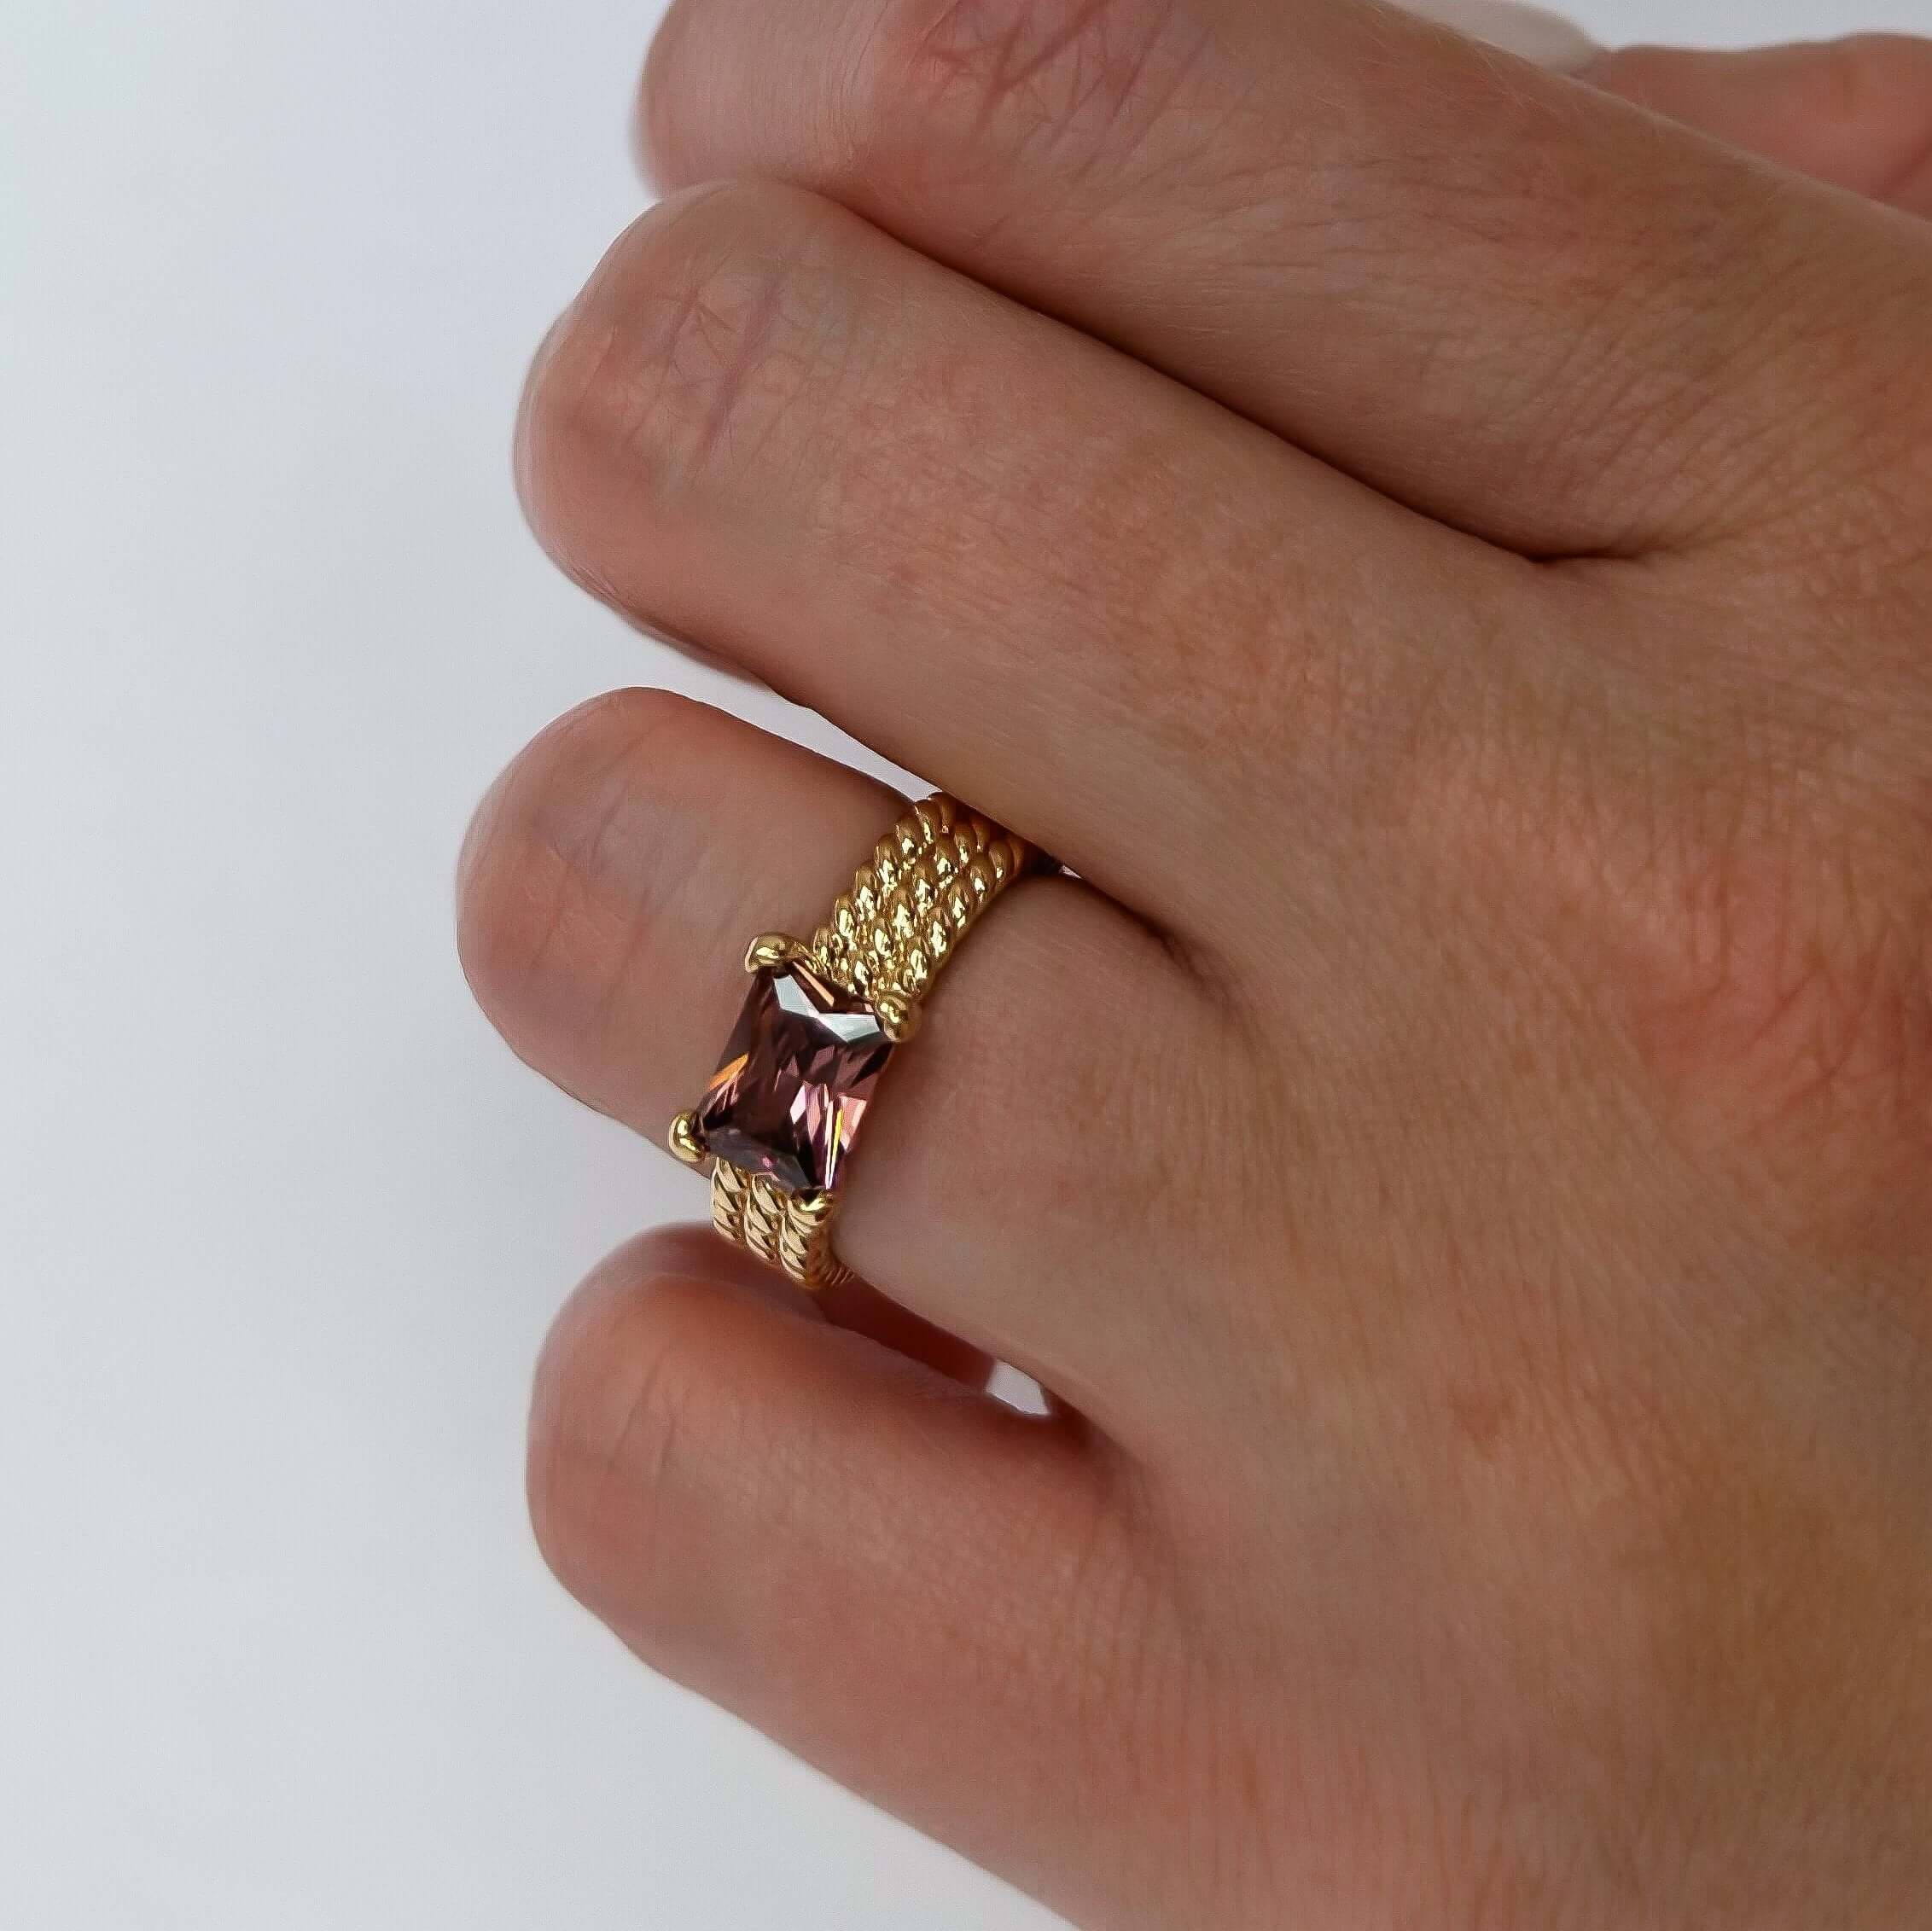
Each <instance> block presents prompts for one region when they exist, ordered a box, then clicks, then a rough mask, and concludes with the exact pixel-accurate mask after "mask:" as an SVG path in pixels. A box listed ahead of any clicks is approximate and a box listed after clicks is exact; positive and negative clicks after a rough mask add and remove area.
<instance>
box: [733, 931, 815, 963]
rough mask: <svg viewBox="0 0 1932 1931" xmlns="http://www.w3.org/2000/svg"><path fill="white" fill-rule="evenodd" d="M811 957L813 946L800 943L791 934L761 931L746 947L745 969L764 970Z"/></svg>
mask: <svg viewBox="0 0 1932 1931" xmlns="http://www.w3.org/2000/svg"><path fill="white" fill-rule="evenodd" d="M810 957H812V948H811V947H810V946H809V945H800V942H799V941H798V940H797V939H794V938H793V937H792V936H791V935H790V934H789V933H784V932H761V933H759V935H758V937H757V938H755V939H753V940H752V942H751V944H750V945H748V946H746V947H745V970H746V971H747V972H764V971H765V970H766V969H767V968H770V967H772V966H782V965H790V964H792V963H794V961H796V960H800V959H809V958H810Z"/></svg>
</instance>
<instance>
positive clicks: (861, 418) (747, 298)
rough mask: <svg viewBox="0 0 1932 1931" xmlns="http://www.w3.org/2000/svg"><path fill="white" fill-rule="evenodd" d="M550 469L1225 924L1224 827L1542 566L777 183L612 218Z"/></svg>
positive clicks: (675, 593) (598, 525) (1107, 858)
mask: <svg viewBox="0 0 1932 1931" xmlns="http://www.w3.org/2000/svg"><path fill="white" fill-rule="evenodd" d="M522 477H523V483H524V488H525V493H526V496H527V499H528V502H529V505H530V509H531V513H532V521H534V522H535V524H536V526H537V527H538V532H539V534H540V535H542V536H543V538H544V540H545V541H546V543H547V544H549V545H550V548H551V550H553V552H554V553H556V555H557V556H558V557H559V559H560V560H561V561H562V562H563V563H564V564H565V566H566V567H567V568H568V569H569V570H570V571H571V572H572V573H573V574H575V575H576V576H577V577H578V578H579V580H580V581H582V582H583V583H585V585H588V586H589V587H590V588H591V589H592V590H594V591H595V592H596V594H597V595H598V596H602V598H604V599H605V600H606V601H607V602H610V603H612V604H614V605H615V606H616V607H618V608H620V609H623V610H625V611H626V612H627V613H628V614H631V616H632V617H634V618H636V619H638V620H640V621H641V622H643V624H644V625H646V626H647V627H654V628H657V629H660V630H664V631H670V632H672V633H673V634H676V635H678V636H681V637H685V638H688V639H690V640H691V641H692V642H694V643H699V644H701V645H704V646H706V647H707V648H708V649H712V650H713V651H714V652H716V653H718V654H720V655H723V656H725V657H727V658H730V659H731V660H736V662H737V663H739V664H741V665H742V666H744V667H745V668H747V669H748V670H750V671H751V672H754V674H756V675H757V676H759V677H760V678H764V679H765V681H766V682H767V683H771V684H772V685H774V686H775V687H777V689H780V690H783V691H784V692H785V693H787V694H788V695H791V696H794V697H795V698H797V699H799V700H800V701H803V702H806V703H808V704H810V705H811V706H812V707H814V708H816V709H818V710H819V711H821V712H823V713H824V714H826V715H827V716H829V718H832V719H833V720H834V721H835V723H837V724H841V725H842V726H843V727H844V728H845V729H847V730H849V731H851V732H852V733H853V735H854V736H858V737H859V738H861V739H862V740H864V742H867V743H869V744H870V745H872V746H873V747H875V748H876V749H877V750H879V751H881V752H882V753H885V754H886V755H887V756H888V757H890V758H892V759H894V760H895V761H896V762H897V763H899V765H903V766H905V767H906V768H907V769H909V770H911V771H917V772H919V773H920V774H921V775H922V776H924V777H926V778H928V779H930V780H932V781H934V782H936V783H938V784H940V785H942V786H944V787H945V788H947V789H949V790H951V791H953V792H954V793H956V794H957V795H959V796H962V797H964V798H967V799H969V800H971V801H972V803H973V804H974V805H975V806H976V807H978V808H980V809H983V810H985V811H988V812H990V813H992V815H993V816H995V817H998V818H999V819H1001V820H1002V821H1003V822H1004V823H1006V824H1008V825H1010V826H1011V827H1012V828H1013V829H1015V830H1016V831H1019V832H1021V833H1023V834H1024V835H1027V836H1028V837H1030V838H1032V839H1033V840H1034V841H1035V842H1036V843H1039V844H1040V845H1043V846H1045V847H1046V848H1047V849H1049V850H1050V851H1051V852H1053V853H1054V854H1055V855H1056V857H1057V858H1061V859H1062V861H1063V862H1065V863H1066V864H1069V865H1071V866H1072V867H1074V870H1077V871H1079V873H1081V874H1082V875H1084V876H1085V877H1086V878H1088V879H1090V880H1091V881H1093V882H1095V883H1097V884H1098V885H1100V886H1101V887H1103V889H1105V890H1107V891H1109V893H1112V894H1113V895H1114V897H1116V898H1118V899H1120V900H1122V901H1123V902H1124V903H1126V904H1130V905H1132V907H1133V908H1134V909H1135V910H1138V911H1139V912H1140V913H1142V915H1143V916H1144V917H1146V918H1147V919H1148V920H1149V922H1151V923H1154V924H1155V925H1157V926H1159V927H1161V928H1163V929H1165V930H1167V931H1169V932H1179V933H1180V934H1182V935H1183V936H1185V937H1190V938H1199V939H1203V940H1205V941H1210V942H1211V941H1213V940H1215V939H1226V938H1227V937H1228V928H1227V920H1228V916H1229V911H1230V908H1229V905H1228V904H1227V895H1226V893H1225V891H1224V890H1223V888H1222V887H1221V885H1220V882H1219V873H1218V872H1213V871H1212V869H1211V868H1208V869H1204V868H1203V867H1202V865H1201V864H1200V854H1201V853H1202V852H1204V851H1215V852H1220V853H1221V854H1223V855H1224V857H1225V862H1226V865H1227V866H1228V867H1229V868H1231V869H1232V870H1235V871H1237V872H1247V871H1249V870H1252V865H1251V864H1248V863H1246V862H1244V861H1246V860H1248V859H1255V860H1258V859H1259V858H1260V857H1261V856H1263V853H1262V852H1260V850H1259V849H1254V850H1252V851H1249V850H1244V847H1249V846H1254V845H1255V844H1257V842H1258V841H1260V840H1266V842H1267V844H1268V846H1269V848H1270V850H1271V851H1272V847H1273V846H1275V845H1276V844H1277V843H1278V839H1277V838H1276V836H1275V835H1274V833H1273V832H1272V830H1269V829H1267V828H1266V825H1265V824H1264V823H1262V821H1261V819H1260V817H1258V815H1257V814H1256V812H1255V811H1254V792H1255V788H1256V787H1257V786H1258V785H1261V784H1266V785H1270V786H1273V787H1275V788H1276V796H1277V801H1278V800H1279V798H1280V786H1281V784H1282V783H1283V782H1292V776H1293V774H1295V773H1296V772H1300V773H1302V774H1305V775H1309V774H1316V773H1319V772H1322V771H1335V770H1337V769H1342V768H1346V767H1347V766H1348V765H1349V763H1350V759H1349V750H1350V747H1351V746H1352V745H1353V744H1359V742H1361V740H1362V739H1363V737H1364V736H1365V734H1376V733H1386V732H1388V730H1389V729H1390V728H1391V719H1392V718H1397V717H1400V716H1401V715H1403V714H1405V713H1407V712H1412V710H1413V708H1414V707H1413V705H1412V704H1411V703H1408V702H1404V701H1399V700H1400V695H1401V692H1402V689H1403V687H1404V686H1405V685H1407V686H1409V687H1411V689H1418V688H1426V689H1427V690H1428V691H1429V693H1430V697H1431V701H1432V702H1435V701H1440V697H1441V695H1442V693H1443V687H1444V684H1445V681H1446V680H1451V679H1452V678H1454V677H1456V676H1459V675H1468V676H1476V675H1480V674H1481V666H1482V660H1483V659H1484V658H1485V657H1486V656H1487V655H1489V654H1491V653H1492V652H1493V650H1494V649H1496V648H1497V644H1496V639H1497V638H1498V637H1499V636H1500V635H1501V631H1502V626H1501V625H1498V624H1497V623H1496V622H1495V621H1493V614H1494V612H1495V610H1496V608H1498V593H1499V592H1500V591H1501V590H1503V589H1504V588H1505V587H1508V588H1510V589H1511V590H1514V589H1515V588H1516V587H1517V586H1518V585H1519V580H1520V579H1522V578H1523V577H1526V576H1528V574H1529V572H1528V569H1527V567H1525V566H1524V565H1522V563H1521V562H1520V561H1516V560H1515V559H1512V558H1509V557H1506V556H1504V555H1503V554H1502V553H1500V552H1497V551H1492V550H1487V549H1486V548H1485V547H1484V546H1483V545H1481V544H1477V543H1475V541H1473V540H1472V539H1470V538H1465V537H1463V536H1460V535H1458V534H1456V533H1454V532H1450V531H1447V530H1445V529H1443V528H1441V527H1440V526H1437V525H1435V524H1433V523H1431V522H1429V521H1427V520H1425V519H1423V518H1422V517H1420V516H1417V515H1414V514H1413V513H1412V512H1410V511H1407V510H1405V509H1400V508H1399V507H1397V506H1396V505H1394V504H1393V503H1389V502H1388V501H1387V500H1386V499H1384V498H1382V497H1379V496H1377V495H1376V493H1375V492H1374V491H1370V490H1369V489H1367V488H1365V486H1362V485H1360V484H1359V483H1356V482H1354V481H1352V480H1349V479H1347V478H1345V477H1343V476H1341V475H1340V474H1337V473H1336V472H1335V471H1333V470H1331V469H1330V468H1327V467H1325V466H1324V464H1322V463H1320V462H1316V461H1315V460H1313V459H1312V458H1311V457H1306V456H1305V455H1303V454H1301V452H1299V451H1295V450H1292V449H1289V447H1287V446H1286V445H1283V444H1282V443H1280V442H1279V441H1277V439H1275V438H1274V437H1272V436H1271V435H1269V434H1268V433H1266V432H1265V431H1263V430H1260V429H1259V428H1257V427H1254V425H1253V424H1251V423H1248V422H1242V421H1241V420H1240V419H1238V418H1237V417H1236V416H1232V415H1231V414H1229V413H1228V412H1227V411H1225V410H1223V409H1221V408H1220V407H1219V406H1218V405H1216V404H1213V403H1211V402H1208V401H1207V400H1205V399H1204V398H1202V397H1200V396H1198V395H1196V394H1195V393H1192V392H1191V391H1190V390H1187V389H1185V388H1184V387H1181V386H1180V385H1178V384H1177V383H1174V382H1172V381H1168V380H1167V378H1165V377H1163V376H1161V375H1156V374H1155V373H1154V372H1153V371H1151V370H1149V369H1146V368H1144V367H1143V366H1142V365H1141V364H1138V363H1135V362H1133V361H1132V360H1130V359H1129V358H1126V357H1125V356H1122V355H1120V353H1119V352H1116V351H1114V350H1111V349H1109V348H1107V347H1105V346H1103V345H1101V344H1099V343H1097V342H1095V341H1093V340H1091V339H1089V338H1087V337H1085V336H1083V335H1080V334H1077V333H1076V332H1074V330H1072V329H1067V328H1065V327H1063V326H1062V325H1061V324H1059V323H1055V322H1052V321H1050V320H1048V319H1047V318H1045V317H1042V316H1039V315H1038V314H1035V313H1033V312H1032V311H1028V310H1026V309H1023V308H1021V307H1020V306H1019V305H1016V304H1015V303H1012V302H1010V301H1008V300H1005V299H1004V297H1001V296H998V295H995V294H991V293H989V292H988V291H987V290H986V289H984V288H981V287H980V286H978V285H977V284H976V283H974V282H969V281H968V280H966V279H965V278H964V277H963V276H959V275H957V274H955V273H953V272H952V271H951V270H947V269H944V268H941V267H940V266H938V265H935V264H934V263H932V262H930V261H928V259H925V258H924V257H923V256H921V255H918V254H917V253H913V252H912V251H911V250H910V249H908V248H906V247H903V246H902V245H901V244H899V243H898V242H896V241H893V240H891V239H890V238H889V237H887V236H884V235H882V234H881V233H880V232H879V231H878V230H876V229H873V228H871V227H870V226H869V225H868V224H865V223H864V222H863V221H861V220H860V219H858V218H857V217H856V216H853V215H852V214H850V213H848V212H846V211H845V210H843V209H841V208H839V207H836V206H834V205H832V204H831V203H829V202H826V201H820V200H818V198H816V197H815V196H812V195H806V194H802V193H800V192H798V191H796V190H791V189H779V188H771V187H754V186H749V185H747V186H736V187H726V188H722V189H720V188H713V189H704V190H698V191H695V192H694V193H691V194H687V195H682V196H679V197H677V198H675V199H674V200H673V201H670V202H666V203H665V204H662V205H660V206H659V207H658V208H657V209H655V210H654V211H653V212H651V213H650V214H649V215H647V216H646V217H645V218H643V220H642V221H641V222H640V223H639V224H637V225H636V226H635V227H634V228H633V229H632V230H631V232H630V233H629V234H628V235H627V236H626V237H625V238H624V239H623V240H622V241H620V242H619V244H618V245H617V247H615V248H614V250H613V251H612V253H611V254H610V256H609V257H608V259H607V260H606V263H605V265H604V266H603V268H602V270H600V271H599V273H598V274H597V276H596V277H595V278H594V279H593V281H592V282H591V285H590V287H589V288H588V289H587V290H586V291H585V294H584V295H583V296H582V297H581V298H580V299H579V302H578V303H577V305H576V306H575V307H574V308H573V310H572V311H571V312H570V314H569V315H568V316H567V317H566V319H565V321H564V323H562V325H560V327H559V329H557V330H556V333H555V334H554V335H553V338H552V340H551V342H550V346H549V347H548V349H547V352H545V354H544V356H543V357H542V358H540V361H539V364H538V370H537V373H536V375H535V376H534V378H533V380H532V389H531V394H530V398H529V400H528V403H527V410H526V415H525V427H524V435H523V443H522ZM1297 802H1298V803H1300V802H1304V800H1297Z"/></svg>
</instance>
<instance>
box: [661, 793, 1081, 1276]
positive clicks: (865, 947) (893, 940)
mask: <svg viewBox="0 0 1932 1931" xmlns="http://www.w3.org/2000/svg"><path fill="white" fill-rule="evenodd" d="M1046 869H1050V861H1048V860H1047V859H1045V858H1043V856H1042V855H1041V854H1040V853H1039V852H1037V851H1036V850H1035V849H1034V848H1033V846H1031V845H1029V844H1028V843H1027V841H1026V840H1024V839H1021V838H1015V836H1014V835H1013V834H1012V833H1010V832H1009V831H1004V830H1002V829H1001V828H1000V827H999V826H998V825H996V824H994V823H992V822H991V821H990V820H988V819H986V818H983V817H980V816H979V814H978V813H977V812H975V811H968V810H967V809H966V808H965V806H963V805H960V804H958V803H957V802H956V801H955V800H952V799H951V798H948V797H946V796H945V795H943V794H940V795H939V796H935V797H932V798H928V799H927V800H924V801H923V802H922V803H921V804H917V805H915V806H911V808H910V809H909V810H908V811H906V812H905V815H904V816H903V817H901V818H900V819H899V823H897V824H895V825H894V826H893V829H891V831H889V832H888V833H887V835H886V836H885V837H884V838H882V839H881V840H879V843H878V845H877V846H876V847H875V848H874V850H873V852H872V856H871V858H870V860H869V861H868V862H867V863H866V864H863V865H861V866H860V867H859V869H858V874H857V875H856V876H855V877H854V878H853V881H852V889H851V890H850V891H849V892H847V893H845V894H844V895H843V897H841V899H839V900H838V902H837V903H836V904H835V905H834V906H833V907H832V910H831V912H830V914H829V916H827V918H826V921H825V922H824V924H823V925H822V926H820V927H819V928H818V932H817V933H816V934H814V935H813V937H812V944H811V946H810V948H809V951H810V957H811V963H812V964H813V966H814V967H815V968H817V969H818V971H819V972H820V973H821V974H823V977H824V978H825V979H826V980H829V981H830V982H831V983H833V984H835V985H836V986H840V987H841V988H843V989H844V990H845V991H846V992H852V993H856V994H858V996H859V997H862V998H864V999H867V1000H870V1001H871V1002H873V1003H875V1004H878V1003H882V1002H885V1003H897V1004H898V1005H899V1006H900V1007H901V1008H902V1009H904V1008H917V1006H918V1004H919V1003H920V1002H921V1001H922V999H923V998H924V997H926V995H927V993H928V992H929V991H930V990H931V988H932V986H933V982H934V980H935V979H936V978H937V977H938V975H939V973H940V969H941V968H942V967H944V965H945V964H946V961H947V960H948V959H950V958H951V957H952V955H953V953H954V952H955V951H957V949H958V946H959V942H960V940H961V939H963V938H964V937H965V936H966V934H967V933H969V931H970V930H971V929H972V928H973V927H974V926H975V924H976V923H977V922H979V920H980V919H981V917H982V916H984V914H985V913H986V910H987V908H988V907H989V906H991V905H992V904H993V902H994V901H995V900H996V899H998V897H999V896H1000V894H1001V893H1004V891H1005V890H1006V888H1007V887H1009V886H1010V885H1011V884H1013V883H1014V882H1015V881H1016V880H1018V879H1021V878H1023V877H1025V876H1026V875H1027V874H1028V873H1030V872H1033V871H1039V870H1046ZM676 1140H677V1136H676V1133H675V1132H674V1135H673V1143H674V1144H675V1143H676ZM837 1204H838V1203H837V1199H836V1196H835V1195H831V1194H824V1193H818V1194H794V1193H790V1192H788V1191H787V1190H786V1189H784V1188H783V1187H781V1186H779V1185H778V1184H777V1183H776V1182H775V1181H773V1180H772V1179H771V1178H770V1177H769V1176H767V1175H765V1174H762V1173H752V1172H747V1171H745V1170H744V1169H742V1168H741V1167H737V1166H732V1165H730V1163H729V1162H728V1161H725V1160H717V1161H714V1162H713V1168H712V1178H711V1215H712V1220H713V1224H715V1225H716V1227H717V1229H718V1230H719V1233H721V1234H722V1235H724V1236H725V1238H726V1239H728V1240H731V1241H736V1242H737V1243H738V1244H739V1245H740V1246H741V1247H743V1248H748V1250H749V1251H750V1252H751V1253H754V1254H756V1255H757V1256H758V1257H759V1259H761V1260H764V1261H766V1262H768V1263H769V1264H770V1265H772V1266H774V1267H778V1268H782V1269H783V1271H784V1272H786V1273H787V1274H789V1276H790V1277H792V1279H793V1280H794V1281H796V1282H799V1283H800V1285H801V1286H804V1287H807V1288H814V1289H817V1288H828V1287H835V1286H838V1285H840V1284H841V1283H843V1282H847V1281H849V1280H851V1279H852V1278H853V1276H852V1273H851V1271H850V1270H849V1269H847V1267H845V1266H844V1265H842V1264H841V1262H840V1261H839V1260H838V1259H836V1258H835V1255H834V1253H833V1248H832V1223H833V1220H834V1218H835V1213H836V1209H837Z"/></svg>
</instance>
